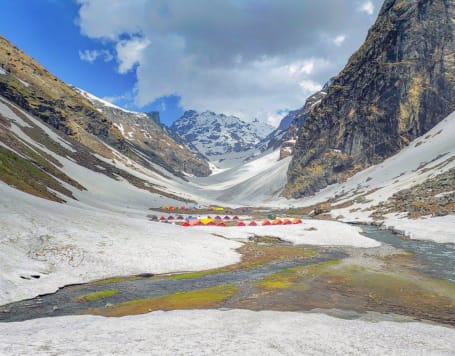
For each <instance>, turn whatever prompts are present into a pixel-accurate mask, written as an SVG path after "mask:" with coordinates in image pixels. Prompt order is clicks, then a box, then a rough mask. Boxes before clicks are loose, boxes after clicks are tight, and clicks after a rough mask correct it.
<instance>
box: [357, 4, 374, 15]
mask: <svg viewBox="0 0 455 356" xmlns="http://www.w3.org/2000/svg"><path fill="white" fill-rule="evenodd" d="M359 10H360V11H362V12H365V13H367V14H368V15H373V13H374V4H373V3H372V2H371V1H366V2H364V3H363V4H361V5H360V7H359Z"/></svg>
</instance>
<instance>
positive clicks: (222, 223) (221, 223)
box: [216, 222, 226, 226]
mask: <svg viewBox="0 0 455 356" xmlns="http://www.w3.org/2000/svg"><path fill="white" fill-rule="evenodd" d="M216 226H226V224H225V223H224V222H220V223H219V224H217V225H216Z"/></svg>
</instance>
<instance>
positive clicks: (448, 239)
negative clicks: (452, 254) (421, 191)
mask: <svg viewBox="0 0 455 356" xmlns="http://www.w3.org/2000/svg"><path fill="white" fill-rule="evenodd" d="M385 225H386V226H387V227H393V228H395V229H397V230H400V231H403V232H404V233H405V234H406V236H408V237H409V238H411V239H415V240H432V241H435V242H439V243H453V244H455V216H453V215H447V216H438V217H422V218H421V219H415V220H414V219H406V218H399V217H397V216H394V215H387V216H386V219H385Z"/></svg>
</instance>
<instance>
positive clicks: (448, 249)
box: [360, 225, 455, 283]
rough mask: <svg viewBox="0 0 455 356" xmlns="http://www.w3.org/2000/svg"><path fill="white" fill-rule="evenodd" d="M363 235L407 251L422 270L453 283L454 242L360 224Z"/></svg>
mask: <svg viewBox="0 0 455 356" xmlns="http://www.w3.org/2000/svg"><path fill="white" fill-rule="evenodd" d="M360 226H361V227H362V230H363V232H364V234H365V236H368V237H370V238H372V239H375V240H377V241H379V242H383V243H385V244H388V245H391V246H393V247H395V248H399V249H402V250H406V251H409V252H411V253H413V254H414V256H415V258H416V260H417V261H418V262H420V263H421V264H422V265H421V268H422V271H423V272H425V273H428V274H430V275H431V276H433V277H436V278H443V279H446V280H448V281H451V282H454V283H455V244H451V243H446V244H441V243H437V242H433V241H428V240H411V239H409V238H405V237H402V236H400V235H397V234H395V233H393V232H392V231H390V230H381V229H379V228H378V227H376V226H372V225H360Z"/></svg>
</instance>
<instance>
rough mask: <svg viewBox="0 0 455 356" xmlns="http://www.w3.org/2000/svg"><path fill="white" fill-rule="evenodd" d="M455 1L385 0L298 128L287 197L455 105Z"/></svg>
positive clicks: (421, 129) (331, 178)
mask: <svg viewBox="0 0 455 356" xmlns="http://www.w3.org/2000/svg"><path fill="white" fill-rule="evenodd" d="M454 18H455V3H454V2H453V1H452V0H386V1H385V2H384V4H383V6H382V9H381V11H380V13H379V17H378V19H377V20H376V23H375V24H374V25H373V27H372V28H371V29H370V31H369V33H368V36H367V38H366V40H365V43H364V44H363V45H362V46H361V48H360V49H359V50H358V51H357V52H356V53H355V54H354V55H353V56H352V57H351V58H350V60H349V62H348V64H347V65H346V67H345V68H344V69H343V71H342V72H341V73H340V74H339V75H338V76H337V77H336V78H335V79H334V81H333V83H332V84H331V85H330V86H329V88H328V92H327V95H326V96H325V97H324V98H323V99H322V101H321V103H320V104H318V105H316V106H315V107H314V109H313V110H312V111H311V113H310V114H309V115H308V117H307V119H306V120H305V123H304V124H303V126H302V128H301V130H300V131H299V135H298V141H297V145H296V152H295V154H294V157H293V160H292V162H291V164H290V167H289V171H288V184H287V186H286V188H285V190H284V192H283V194H284V195H285V196H287V197H301V196H304V195H310V194H313V193H315V192H316V191H318V190H319V189H322V188H324V187H326V186H327V185H329V184H332V183H335V182H339V181H343V180H345V179H346V178H347V177H349V176H351V175H353V174H354V173H356V172H357V171H359V170H361V169H363V168H365V167H367V166H370V165H372V164H376V163H379V162H381V161H383V160H384V159H385V158H387V157H389V156H391V155H393V154H395V153H397V152H398V151H399V150H401V149H402V148H403V147H405V146H406V145H407V144H408V143H409V142H410V141H411V140H413V139H414V138H416V137H418V136H420V135H422V134H424V133H425V132H427V131H428V130H429V129H431V128H432V127H433V126H435V125H436V124H437V123H438V122H439V121H441V120H442V119H443V118H445V117H446V116H447V115H448V114H450V113H451V112H452V111H454V110H455V43H454V36H455V22H454Z"/></svg>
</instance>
